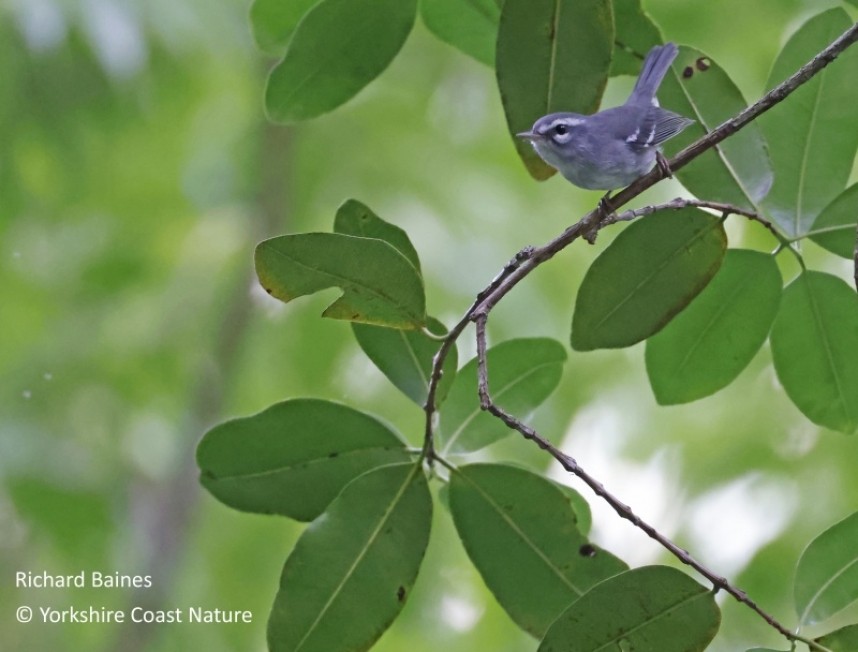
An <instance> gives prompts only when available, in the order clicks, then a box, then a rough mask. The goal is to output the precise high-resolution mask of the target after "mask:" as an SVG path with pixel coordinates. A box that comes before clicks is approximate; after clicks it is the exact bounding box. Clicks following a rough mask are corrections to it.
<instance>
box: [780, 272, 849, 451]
mask: <svg viewBox="0 0 858 652" xmlns="http://www.w3.org/2000/svg"><path fill="white" fill-rule="evenodd" d="M771 347H772V358H773V359H774V363H775V371H777V374H778V378H779V379H780V381H781V384H783V387H784V390H785V391H786V393H787V395H788V396H789V397H790V399H791V400H792V402H793V403H795V405H796V406H797V407H798V409H799V410H801V411H802V413H803V414H804V415H805V416H806V417H807V418H808V419H810V420H811V421H813V422H814V423H816V424H818V425H820V426H825V427H826V428H831V429H833V430H839V431H840V432H844V433H847V434H851V433H854V432H855V431H856V429H858V297H856V295H855V291H854V290H853V289H852V288H850V287H849V286H848V285H847V284H846V283H845V282H844V281H842V280H841V279H839V278H837V277H836V276H832V275H830V274H825V273H822V272H803V273H802V274H801V275H799V276H798V278H796V279H795V280H794V281H793V282H792V283H790V284H789V286H787V288H786V290H785V291H784V296H783V300H782V302H781V307H780V311H779V312H778V316H777V318H776V319H775V323H774V326H773V327H772V335H771Z"/></svg>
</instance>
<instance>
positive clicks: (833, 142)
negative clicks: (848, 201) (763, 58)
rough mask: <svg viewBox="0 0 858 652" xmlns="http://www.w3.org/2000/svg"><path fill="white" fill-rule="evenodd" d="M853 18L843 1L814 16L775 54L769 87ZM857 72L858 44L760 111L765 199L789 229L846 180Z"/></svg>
mask: <svg viewBox="0 0 858 652" xmlns="http://www.w3.org/2000/svg"><path fill="white" fill-rule="evenodd" d="M850 25H852V19H851V18H850V17H849V14H847V13H846V12H845V11H844V10H843V9H840V8H835V9H830V10H828V11H826V12H824V13H821V14H818V15H817V16H814V17H813V18H811V19H810V20H808V21H807V22H806V23H805V24H804V25H803V26H802V27H801V28H800V29H799V30H798V31H797V32H796V33H795V34H794V35H793V36H792V38H790V40H789V41H788V42H787V44H786V45H785V46H784V49H783V50H782V51H781V53H780V55H779V56H778V58H777V61H775V65H774V68H773V69H772V72H771V74H770V75H769V82H768V87H769V88H773V87H774V86H776V85H777V84H779V83H780V82H782V81H783V80H784V79H786V78H787V77H789V76H790V75H792V74H793V73H794V72H795V71H796V70H798V69H799V68H800V67H801V66H803V65H804V64H805V63H807V62H808V61H810V59H811V58H812V57H813V56H814V55H816V54H817V53H818V52H819V51H820V50H822V49H823V48H824V47H826V46H827V45H828V44H829V43H831V41H833V40H834V39H835V38H837V37H838V36H840V35H841V34H842V33H843V32H844V31H846V30H847V29H848V28H849V26H850ZM856 79H858V48H854V47H853V48H849V49H848V50H846V51H845V52H844V53H843V54H841V55H840V56H839V57H838V58H837V59H835V60H834V61H833V62H832V63H831V64H830V65H829V66H827V67H826V68H824V69H823V70H822V71H821V72H820V73H819V74H818V75H816V76H815V77H814V78H813V79H811V80H810V81H809V82H807V83H806V84H803V85H802V86H801V87H800V88H799V89H798V90H796V91H795V92H794V93H793V94H792V95H790V96H789V98H787V99H786V101H784V102H783V103H781V104H779V105H778V106H776V107H774V108H773V109H772V110H771V111H768V112H767V113H766V114H765V115H763V116H762V117H761V118H760V123H761V124H762V126H763V131H764V132H765V134H766V138H767V139H768V142H769V148H770V152H771V158H772V163H773V165H774V169H775V182H774V185H773V186H772V190H771V192H770V193H769V195H768V197H766V201H765V203H764V206H765V208H766V209H767V211H768V212H769V213H770V214H771V216H772V217H773V218H774V220H775V222H777V224H778V226H780V228H782V229H783V230H784V231H785V232H786V233H787V234H789V235H791V236H795V235H801V234H803V233H804V232H805V231H807V230H808V229H809V228H810V227H811V225H812V224H813V221H814V220H815V219H816V216H817V215H818V214H819V212H820V211H821V210H822V209H823V208H824V207H825V206H826V205H827V204H828V203H829V202H830V201H831V200H832V199H834V198H835V197H836V196H837V195H839V194H840V193H841V192H842V190H843V189H844V187H845V186H846V181H847V180H848V178H849V173H850V172H851V170H852V163H853V161H854V160H855V149H856V146H858V120H855V107H856V106H858V84H856V83H855V80H856ZM729 140H732V139H729Z"/></svg>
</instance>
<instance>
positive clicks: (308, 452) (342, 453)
mask: <svg viewBox="0 0 858 652" xmlns="http://www.w3.org/2000/svg"><path fill="white" fill-rule="evenodd" d="M409 459H410V458H409V455H408V453H407V451H406V449H405V444H404V442H403V441H402V440H401V439H400V438H399V437H398V436H397V435H396V434H395V433H394V432H393V431H391V430H390V429H389V428H388V427H387V426H385V425H384V424H382V423H381V422H379V421H377V420H376V419H374V418H373V417H371V416H369V415H367V414H364V413H363V412H358V411H357V410H354V409H352V408H350V407H346V406H345V405H340V404H338V403H331V402H330V401H322V400H318V399H293V400H290V401H284V402H282V403H277V404H275V405H272V406H271V407H269V408H267V409H265V410H263V411H262V412H260V413H259V414H255V415H253V416H250V417H242V418H239V419H232V420H230V421H226V422H224V423H221V424H220V425H217V426H215V427H214V428H212V429H211V430H209V431H208V432H207V433H206V434H205V436H204V437H203V439H202V441H200V444H199V446H198V447H197V465H198V466H199V468H200V482H201V484H202V485H203V486H204V487H205V488H206V489H207V490H208V491H209V492H210V493H211V494H212V495H213V496H214V497H215V498H217V499H218V500H220V501H221V502H222V503H224V504H225V505H229V506H230V507H233V508H235V509H240V510H242V511H246V512H260V513H262V514H282V515H283V516H288V517H290V518H294V519H297V520H299V521H310V520H312V519H314V518H316V517H317V516H318V515H319V514H321V513H322V511H324V509H325V508H326V507H327V506H328V503H330V502H331V501H332V500H333V499H334V497H335V496H336V495H337V494H338V493H339V492H340V490H341V489H342V488H343V487H344V486H345V485H346V484H348V483H349V482H350V481H351V480H353V479H354V478H356V477H357V476H359V475H361V474H362V473H364V472H366V471H368V470H370V469H373V468H375V467H378V466H383V465H386V464H393V463H396V462H407V461H409Z"/></svg>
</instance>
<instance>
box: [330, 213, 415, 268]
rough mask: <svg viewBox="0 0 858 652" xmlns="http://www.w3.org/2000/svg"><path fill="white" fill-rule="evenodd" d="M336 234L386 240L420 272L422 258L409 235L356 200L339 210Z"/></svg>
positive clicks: (336, 218) (335, 222) (335, 226)
mask: <svg viewBox="0 0 858 652" xmlns="http://www.w3.org/2000/svg"><path fill="white" fill-rule="evenodd" d="M334 233H342V234H343V235H355V236H358V237H361V238H375V239H376V240H384V241H385V242H386V243H387V244H389V245H391V246H392V247H393V248H394V249H396V250H397V251H398V252H399V253H401V254H402V255H403V256H405V257H406V258H407V259H408V262H410V263H411V264H412V265H414V269H416V270H417V271H418V272H419V271H420V258H419V256H418V255H417V250H416V249H415V248H414V245H413V244H411V239H410V238H409V237H408V234H407V233H406V232H405V231H404V230H403V229H401V228H399V227H398V226H396V225H395V224H391V223H390V222H385V221H384V220H383V219H381V218H380V217H379V216H378V215H376V214H375V213H374V212H373V211H372V209H371V208H370V207H369V206H367V205H366V204H362V203H361V202H359V201H358V200H356V199H349V200H347V201H346V202H345V203H343V205H342V206H340V207H339V208H338V209H337V214H336V217H334Z"/></svg>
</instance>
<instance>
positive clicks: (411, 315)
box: [256, 233, 426, 328]
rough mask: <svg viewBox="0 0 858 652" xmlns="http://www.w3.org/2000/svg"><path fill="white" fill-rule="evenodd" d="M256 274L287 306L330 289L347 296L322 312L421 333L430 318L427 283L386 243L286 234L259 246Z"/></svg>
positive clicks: (343, 237) (332, 235)
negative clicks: (426, 294) (309, 295)
mask: <svg viewBox="0 0 858 652" xmlns="http://www.w3.org/2000/svg"><path fill="white" fill-rule="evenodd" d="M256 274H257V276H258V277H259V282H260V284H261V285H262V287H263V288H265V291H266V292H268V293H269V294H270V295H272V296H274V297H276V298H277V299H280V300H281V301H283V302H287V303H288V302H289V301H292V299H296V298H298V297H302V296H305V295H307V294H313V293H315V292H319V291H320V290H324V289H326V288H330V287H338V288H340V289H341V290H342V291H343V295H342V296H341V297H340V298H339V299H337V300H336V301H334V303H332V304H331V305H330V306H328V307H327V308H326V309H325V311H324V312H323V313H322V316H324V317H330V318H332V319H347V320H349V321H357V322H362V323H366V324H376V325H379V326H390V327H393V328H417V327H419V326H422V325H423V323H424V321H425V319H426V314H425V312H426V308H425V301H426V300H425V298H424V296H423V279H422V278H421V276H420V274H419V272H418V271H417V270H416V269H415V268H414V266H413V265H412V264H411V263H410V262H409V261H408V259H407V258H405V256H403V255H402V254H401V253H400V252H399V251H397V250H396V249H394V248H393V247H392V246H391V245H389V244H388V243H387V242H383V241H381V240H377V239H372V238H358V237H354V236H348V235H341V234H339V233H300V234H296V235H282V236H279V237H276V238H271V239H269V240H264V241H263V242H260V243H259V245H257V247H256Z"/></svg>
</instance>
